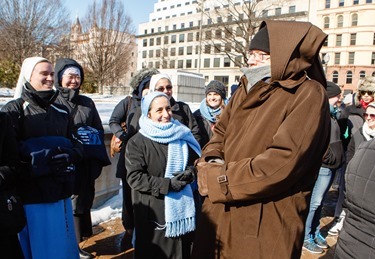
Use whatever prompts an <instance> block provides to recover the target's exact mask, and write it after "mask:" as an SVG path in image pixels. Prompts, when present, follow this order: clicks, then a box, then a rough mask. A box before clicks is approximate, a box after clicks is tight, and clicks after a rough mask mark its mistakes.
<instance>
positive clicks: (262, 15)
mask: <svg viewBox="0 0 375 259" xmlns="http://www.w3.org/2000/svg"><path fill="white" fill-rule="evenodd" d="M260 16H261V17H267V16H268V10H262V13H261V15H260Z"/></svg>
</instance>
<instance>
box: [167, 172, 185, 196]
mask: <svg viewBox="0 0 375 259" xmlns="http://www.w3.org/2000/svg"><path fill="white" fill-rule="evenodd" d="M182 176H183V173H179V174H178V175H176V176H174V177H172V178H171V184H170V188H169V189H170V190H172V191H175V192H179V191H181V190H182V189H183V188H184V187H185V185H187V184H188V182H186V181H181V180H180V179H179V178H180V177H182Z"/></svg>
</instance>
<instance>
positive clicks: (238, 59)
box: [234, 55, 242, 66]
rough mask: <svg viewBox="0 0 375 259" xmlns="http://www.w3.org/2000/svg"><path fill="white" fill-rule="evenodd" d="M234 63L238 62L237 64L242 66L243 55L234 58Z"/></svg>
mask: <svg viewBox="0 0 375 259" xmlns="http://www.w3.org/2000/svg"><path fill="white" fill-rule="evenodd" d="M234 63H235V64H236V66H240V65H241V64H242V56H241V55H240V56H237V57H235V58H234Z"/></svg>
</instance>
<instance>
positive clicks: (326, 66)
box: [323, 53, 330, 77]
mask: <svg viewBox="0 0 375 259" xmlns="http://www.w3.org/2000/svg"><path fill="white" fill-rule="evenodd" d="M329 60H330V56H329V53H326V54H325V55H324V57H323V61H324V73H325V74H326V77H327V68H328V62H329Z"/></svg>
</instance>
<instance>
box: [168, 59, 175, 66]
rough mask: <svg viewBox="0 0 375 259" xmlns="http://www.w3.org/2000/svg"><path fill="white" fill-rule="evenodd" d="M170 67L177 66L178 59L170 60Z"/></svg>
mask: <svg viewBox="0 0 375 259" xmlns="http://www.w3.org/2000/svg"><path fill="white" fill-rule="evenodd" d="M169 68H176V61H175V60H171V61H170V62H169Z"/></svg>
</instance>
